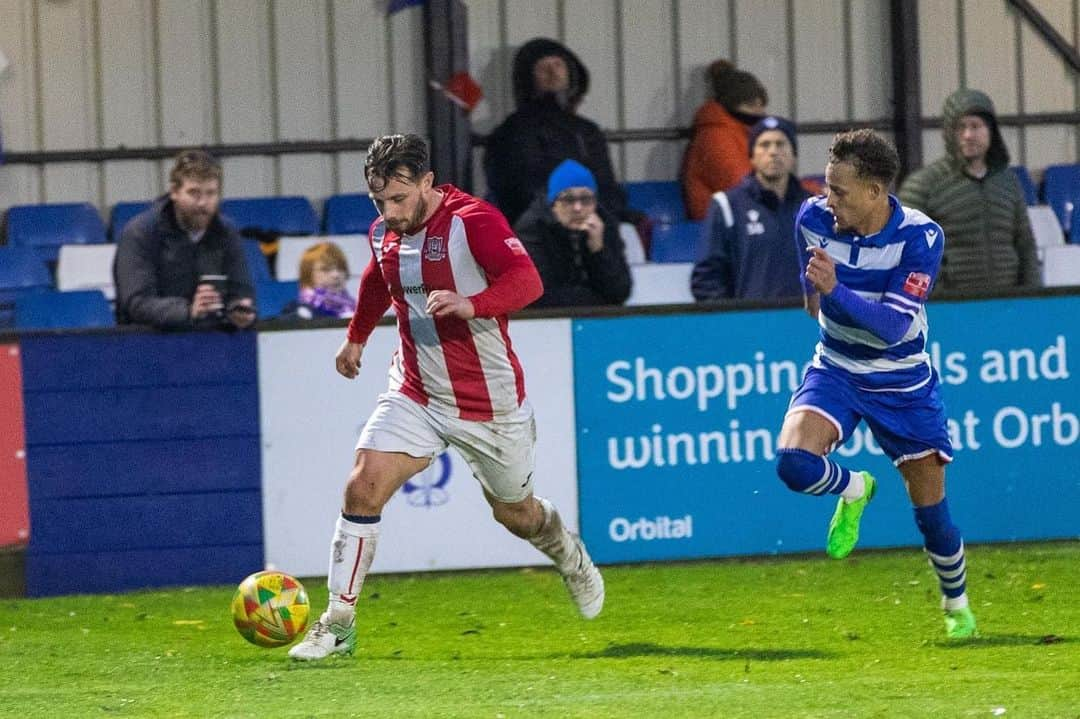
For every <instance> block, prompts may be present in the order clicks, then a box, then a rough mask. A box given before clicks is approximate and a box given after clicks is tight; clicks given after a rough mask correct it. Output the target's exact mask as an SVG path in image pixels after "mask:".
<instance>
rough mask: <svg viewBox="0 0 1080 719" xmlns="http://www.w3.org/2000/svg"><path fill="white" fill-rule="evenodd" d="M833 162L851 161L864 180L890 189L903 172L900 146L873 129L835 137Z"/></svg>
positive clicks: (858, 174)
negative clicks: (899, 152) (876, 182)
mask: <svg viewBox="0 0 1080 719" xmlns="http://www.w3.org/2000/svg"><path fill="white" fill-rule="evenodd" d="M829 162H831V163H837V162H849V163H851V165H852V167H854V168H855V174H856V175H857V176H858V177H859V178H860V179H867V178H871V179H874V180H880V181H881V183H882V184H883V185H885V186H886V187H888V186H889V185H891V184H892V183H893V180H895V179H896V175H897V174H898V173H899V172H900V156H899V155H898V154H897V152H896V147H895V146H894V145H893V144H892V143H891V142H889V141H888V140H886V139H885V138H884V137H882V136H881V135H879V134H877V133H876V132H874V131H873V130H867V129H863V130H848V131H847V132H841V133H839V134H837V135H836V137H834V138H833V142H832V146H831V147H830V148H829Z"/></svg>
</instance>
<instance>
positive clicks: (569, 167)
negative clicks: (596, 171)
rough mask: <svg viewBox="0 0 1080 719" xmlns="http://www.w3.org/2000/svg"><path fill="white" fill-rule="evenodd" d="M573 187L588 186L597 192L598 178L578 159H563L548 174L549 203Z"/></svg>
mask: <svg viewBox="0 0 1080 719" xmlns="http://www.w3.org/2000/svg"><path fill="white" fill-rule="evenodd" d="M571 187H588V188H589V189H590V190H592V191H593V192H596V178H595V177H593V174H592V173H591V172H589V168H587V167H585V165H582V164H581V163H580V162H578V161H577V160H563V161H562V162H560V163H559V166H558V167H556V168H555V169H554V170H552V172H551V174H550V175H549V176H548V185H547V201H548V204H549V205H550V204H551V203H553V202H555V198H556V197H558V195H559V193H560V192H562V191H563V190H566V189H569V188H571Z"/></svg>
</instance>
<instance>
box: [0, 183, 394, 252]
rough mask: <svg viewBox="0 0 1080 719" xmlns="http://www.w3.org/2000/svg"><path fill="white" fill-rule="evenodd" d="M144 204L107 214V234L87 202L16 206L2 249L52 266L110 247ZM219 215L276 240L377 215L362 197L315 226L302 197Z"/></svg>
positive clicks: (230, 208) (335, 205) (340, 203)
mask: <svg viewBox="0 0 1080 719" xmlns="http://www.w3.org/2000/svg"><path fill="white" fill-rule="evenodd" d="M150 204H151V201H150V200H146V201H143V202H119V203H117V204H116V205H114V206H113V208H112V211H111V212H110V218H109V229H108V232H106V228H105V223H104V222H103V221H102V219H101V216H100V215H99V214H98V211H97V210H96V209H95V208H94V206H93V205H91V204H90V203H88V202H74V203H59V204H44V205H16V206H14V207H11V208H9V209H8V211H7V215H6V218H5V238H6V244H7V245H9V246H12V247H33V248H35V249H36V251H37V252H38V254H39V255H40V256H41V257H42V259H44V260H46V261H49V262H55V261H56V259H57V254H58V252H59V248H60V247H61V246H62V245H72V244H101V243H104V242H107V241H111V242H116V241H118V240H119V239H120V233H121V231H122V230H123V229H124V226H125V225H126V224H127V223H128V222H130V221H131V219H132V218H133V217H135V216H136V215H137V214H139V213H140V212H142V211H143V210H145V209H146V208H148V207H149V206H150ZM221 213H222V214H223V215H225V217H227V218H228V219H229V220H231V221H232V223H233V224H234V225H236V227H238V228H239V229H241V230H247V229H251V230H257V231H260V232H268V233H273V234H277V235H314V234H316V233H318V232H320V231H322V232H325V233H327V234H332V235H345V234H357V233H366V232H367V231H368V227H370V225H371V222H372V221H373V220H374V219H375V217H376V215H377V212H376V210H375V205H374V204H373V203H372V202H371V200H370V199H369V198H368V197H367V196H366V195H361V194H345V195H334V196H333V197H330V198H328V199H327V200H326V203H325V205H324V209H323V217H322V219H321V220H320V218H319V216H318V214H317V213H316V212H315V208H314V207H313V206H312V204H311V201H310V200H308V199H307V198H306V197H301V196H287V197H243V198H231V199H227V200H223V201H222V203H221Z"/></svg>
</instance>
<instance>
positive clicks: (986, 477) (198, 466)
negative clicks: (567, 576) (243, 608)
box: [0, 288, 1080, 596]
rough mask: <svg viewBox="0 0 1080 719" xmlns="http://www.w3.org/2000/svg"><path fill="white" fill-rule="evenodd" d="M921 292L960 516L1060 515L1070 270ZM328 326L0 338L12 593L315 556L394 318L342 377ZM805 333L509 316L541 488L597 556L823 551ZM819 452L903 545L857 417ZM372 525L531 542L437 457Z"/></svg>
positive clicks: (876, 529) (89, 588)
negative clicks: (868, 489) (356, 373)
mask: <svg viewBox="0 0 1080 719" xmlns="http://www.w3.org/2000/svg"><path fill="white" fill-rule="evenodd" d="M928 311H929V314H930V326H931V336H930V338H929V340H930V344H929V348H930V352H931V356H932V357H933V359H934V361H935V363H936V364H937V366H938V367H939V369H940V373H941V378H942V386H943V393H944V397H945V400H946V404H947V409H948V412H949V417H950V429H951V431H952V436H953V443H954V445H955V448H956V450H955V457H956V461H955V462H954V463H953V465H952V466H951V467H950V469H949V493H950V496H951V497H952V498H953V501H952V506H953V511H954V514H955V515H956V517H957V521H958V523H959V524H960V526H961V527H962V528H963V530H964V533H965V537H966V538H967V539H968V540H969V541H972V542H975V541H1009V540H1031V539H1048V538H1060V537H1076V536H1077V524H1076V521H1075V518H1076V516H1077V513H1078V510H1080V481H1078V480H1077V477H1080V471H1078V470H1080V451H1078V450H1080V386H1078V384H1077V383H1078V379H1077V372H1078V371H1080V370H1078V365H1077V362H1078V359H1077V352H1078V351H1080V350H1078V349H1077V348H1078V343H1080V329H1078V327H1077V323H1076V322H1075V319H1074V318H1075V317H1076V316H1077V315H1078V314H1080V288H1072V289H1071V290H1070V289H1065V290H1056V291H1052V292H1051V291H1044V292H1039V293H1026V294H1025V293H1015V294H1013V295H1009V296H1004V297H1003V296H997V297H984V296H967V297H955V296H954V297H947V298H935V300H934V302H932V303H931V304H930V306H929V308H928ZM343 330H344V324H343V323H342V322H338V321H329V322H322V323H304V324H293V325H287V324H284V323H274V322H265V323H260V325H259V327H258V331H257V332H239V333H235V334H223V333H190V334H161V333H155V332H149V331H138V330H132V329H123V328H121V329H117V330H95V331H85V332H41V333H24V334H21V335H5V336H3V337H0V344H4V345H5V347H7V348H8V349H9V350H16V355H17V357H18V360H19V363H18V367H17V369H18V370H19V371H14V369H15V365H14V364H12V368H11V369H12V371H10V372H5V373H3V374H2V375H0V377H2V378H3V381H4V382H5V385H6V389H7V390H8V392H7V394H8V395H11V394H12V392H11V391H10V390H11V389H12V385H14V384H17V383H18V382H19V378H20V375H21V383H22V386H21V388H19V389H18V391H16V392H15V393H14V394H15V395H16V396H17V397H19V396H21V400H22V405H23V410H22V427H23V430H24V433H25V445H24V446H25V452H24V454H23V455H22V456H21V457H19V456H18V453H19V451H20V448H19V447H17V446H14V445H13V447H14V452H15V453H16V456H17V459H18V460H19V461H24V462H25V472H26V480H27V481H26V486H27V488H28V490H29V491H28V494H29V519H30V521H29V525H30V537H29V545H28V548H27V553H26V574H27V581H26V588H27V592H28V593H29V594H31V595H35V596H40V595H45V594H66V593H76V592H108V591H119V590H125V589H132V588H136V587H153V586H166V585H175V584H206V583H232V582H234V581H238V580H239V579H240V578H242V577H244V576H246V575H247V574H249V573H250V572H251V571H252V570H253V569H257V568H260V567H262V566H263V565H265V564H271V565H275V566H277V567H279V568H281V569H283V570H285V571H289V572H292V573H294V574H297V575H299V576H316V575H323V574H325V571H326V561H327V557H326V551H327V547H326V542H327V539H328V537H329V534H330V530H331V527H332V523H333V517H334V516H335V514H336V512H337V511H338V509H339V503H340V497H341V491H342V486H343V483H344V480H345V477H346V476H347V474H348V471H349V468H350V466H351V463H352V449H351V448H352V446H353V444H354V443H355V440H356V436H357V433H358V432H359V429H360V427H361V425H362V424H363V421H364V419H365V418H366V416H367V414H368V413H369V412H370V409H371V407H372V406H373V405H374V402H375V399H376V397H377V396H378V394H379V393H380V392H382V391H383V390H384V389H385V387H386V367H387V365H388V363H389V361H390V357H391V354H392V351H393V348H394V346H395V345H396V332H395V329H394V328H393V326H392V325H389V324H384V325H383V326H380V327H379V328H377V329H376V331H375V333H374V334H373V336H372V338H371V340H370V342H369V343H368V346H367V348H366V350H365V354H364V366H363V368H362V370H361V375H360V377H359V378H358V379H357V380H355V381H353V382H349V381H346V380H344V379H342V378H340V377H338V376H337V375H336V374H335V373H334V371H333V366H332V357H333V354H334V352H335V351H336V349H337V347H338V345H339V344H340V342H341V339H342V336H343ZM816 331H817V330H816V327H815V324H814V323H813V321H811V320H810V319H809V318H808V317H806V315H805V313H803V312H802V311H801V309H799V308H797V307H794V306H786V307H782V308H775V307H772V308H766V307H764V306H762V305H760V304H747V303H730V304H728V303H724V304H716V305H708V306H706V305H685V306H666V307H644V308H633V309H632V310H630V309H625V308H619V309H595V310H584V311H578V312H576V313H575V314H574V316H573V317H567V316H566V315H565V314H564V313H558V312H552V311H530V312H524V313H521V314H520V315H519V316H518V317H516V318H515V320H514V321H513V322H512V324H511V333H512V336H513V339H514V343H515V348H516V350H517V352H518V354H519V356H520V358H521V360H522V363H523V365H524V367H525V369H526V376H527V392H528V395H529V397H530V398H531V401H532V403H533V405H534V407H535V409H536V416H537V423H538V445H537V470H536V475H535V482H536V487H537V491H538V493H542V494H544V495H546V496H549V497H551V498H552V499H554V500H555V501H556V502H557V503H558V504H559V505H560V507H561V508H562V510H563V513H564V516H565V517H566V518H567V521H568V524H570V525H571V526H573V527H578V528H580V530H581V531H582V533H583V534H584V536H585V538H586V540H587V542H588V543H589V546H590V550H591V551H592V553H593V554H594V556H595V557H596V558H597V559H598V560H599V561H601V562H624V561H646V560H657V559H685V558H697V557H711V556H727V555H753V554H769V553H777V552H788V551H815V550H818V549H820V545H821V541H822V533H823V529H822V528H823V527H824V524H825V522H826V521H827V519H828V515H829V512H830V506H829V503H828V502H825V501H819V502H813V501H810V500H807V499H806V498H805V497H799V496H795V495H793V494H792V493H790V492H789V490H787V489H786V488H785V487H784V486H783V485H782V484H781V483H780V482H779V480H777V479H776V477H775V472H774V471H773V460H774V458H775V452H776V433H777V431H778V429H779V427H780V423H781V418H782V416H783V413H784V410H785V408H786V405H787V401H788V396H789V394H790V390H791V388H792V386H793V385H794V383H796V382H797V380H798V377H799V375H800V374H801V372H802V369H803V367H804V365H805V363H806V362H807V360H808V359H809V357H810V353H811V350H812V347H813V344H814V342H815V341H816V340H815V337H816ZM13 356H14V355H13ZM17 414H18V412H17V411H16V412H14V413H13V412H12V411H7V414H6V417H7V419H6V420H5V422H6V424H5V426H8V425H11V426H12V427H15V426H16V425H17V424H18V422H16V421H14V420H17V419H18V417H15V416H14V415H17ZM15 444H16V445H18V444H19V442H18V441H17V439H16V441H15ZM839 454H840V456H841V458H842V461H844V462H845V463H847V464H849V465H850V466H852V467H855V468H859V469H868V470H870V471H873V472H875V473H877V474H878V476H879V477H880V478H882V480H883V481H882V484H881V494H880V495H879V497H878V499H877V500H876V501H875V505H874V507H875V508H874V510H873V512H874V517H873V518H871V520H870V521H868V522H867V523H866V526H865V528H864V534H863V539H862V542H861V544H862V546H867V547H883V546H897V545H912V546H914V545H917V544H918V543H919V537H917V536H916V534H915V529H914V527H913V525H912V523H911V522H910V508H909V507H908V504H907V500H906V497H905V495H904V492H903V489H902V487H901V484H900V481H899V479H898V478H897V477H896V474H895V472H894V471H893V470H892V468H891V467H889V463H888V461H887V460H886V459H885V458H884V457H883V456H882V455H881V452H880V449H879V448H878V447H877V446H876V444H875V443H874V441H873V438H872V437H870V436H869V435H868V434H867V433H866V432H865V431H862V430H860V431H859V432H857V433H856V435H855V436H854V437H853V438H852V439H851V440H850V441H849V442H848V443H847V444H846V445H845V446H844V447H842V448H840V449H839ZM12 477H15V479H14V480H13V479H12ZM4 481H5V483H7V484H10V485H11V486H15V485H16V484H18V482H19V479H18V473H17V472H14V473H9V472H5V474H4ZM10 496H14V497H16V498H17V497H18V494H17V493H15V494H12V495H10ZM6 509H9V510H10V512H8V513H7V514H6V515H5V516H8V515H10V516H12V517H14V518H15V519H14V520H13V522H11V524H12V531H14V532H18V531H19V527H18V526H15V525H19V526H21V527H22V529H23V530H25V513H23V514H22V515H20V513H19V511H18V508H17V507H11V506H9V507H6ZM575 510H579V511H575ZM20 516H21V517H22V519H21V520H20ZM384 536H385V537H386V542H385V543H383V544H382V548H381V550H380V552H379V556H378V558H377V559H376V565H375V568H376V569H377V570H378V571H383V572H393V571H414V570H427V569H458V568H471V567H490V566H524V565H530V564H544V563H546V562H545V560H544V559H543V558H542V557H541V556H540V555H539V554H538V553H536V552H535V550H533V549H532V548H531V547H530V546H529V545H528V544H527V543H524V542H518V541H515V540H513V538H512V537H510V536H509V535H507V534H506V533H505V530H503V529H502V528H501V527H500V526H499V525H497V524H496V523H495V522H494V521H493V520H492V519H491V517H490V512H489V510H488V509H487V507H486V504H485V503H484V502H483V499H482V497H481V496H480V492H479V488H478V487H477V484H476V482H475V481H474V480H473V478H472V476H471V472H470V471H469V470H468V468H467V467H466V466H465V465H464V464H463V463H462V462H461V461H460V460H459V458H457V456H456V455H454V454H453V453H450V454H448V455H445V456H441V457H439V458H437V459H436V461H435V462H434V463H433V464H432V466H431V467H430V468H429V469H428V470H427V471H426V472H424V473H422V474H421V475H420V476H418V477H416V478H414V480H412V481H411V482H410V483H409V484H407V485H406V486H405V487H404V489H403V491H402V492H400V493H399V494H398V495H397V496H396V497H395V498H394V500H393V501H392V502H391V503H390V505H388V506H387V508H386V512H385V514H384Z"/></svg>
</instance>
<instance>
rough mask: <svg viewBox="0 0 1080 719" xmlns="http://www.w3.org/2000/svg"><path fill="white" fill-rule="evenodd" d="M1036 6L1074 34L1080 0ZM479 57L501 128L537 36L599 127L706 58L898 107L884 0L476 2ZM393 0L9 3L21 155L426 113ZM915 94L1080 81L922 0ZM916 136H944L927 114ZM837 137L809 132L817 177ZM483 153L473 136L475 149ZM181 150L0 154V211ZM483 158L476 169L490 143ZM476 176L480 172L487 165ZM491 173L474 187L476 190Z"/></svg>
mask: <svg viewBox="0 0 1080 719" xmlns="http://www.w3.org/2000/svg"><path fill="white" fill-rule="evenodd" d="M1035 5H1036V7H1037V8H1038V9H1039V10H1040V11H1041V12H1043V13H1044V14H1045V15H1046V16H1047V18H1048V19H1049V20H1050V21H1051V22H1052V23H1053V24H1054V26H1055V27H1056V28H1057V29H1058V31H1059V32H1060V33H1061V34H1062V35H1063V36H1064V37H1065V38H1066V39H1067V40H1069V41H1071V42H1072V43H1073V44H1074V45H1076V44H1077V42H1078V34H1080V33H1078V29H1077V27H1076V26H1075V25H1076V18H1077V17H1078V16H1080V0H1037V1H1036V2H1035ZM466 6H467V8H468V12H469V44H470V63H471V71H472V74H473V76H474V77H476V78H477V80H478V81H479V82H480V84H481V85H482V86H483V88H484V91H485V94H486V96H487V99H486V100H485V101H484V102H483V103H481V105H480V106H479V107H478V108H477V109H476V111H475V112H474V115H473V120H474V124H475V129H476V131H477V132H480V133H485V132H487V131H489V130H491V129H492V128H493V127H494V126H495V125H496V124H497V123H498V122H499V121H501V120H502V118H503V117H505V116H506V114H508V113H509V112H510V111H511V109H512V99H511V91H510V81H509V73H510V63H511V61H512V58H513V54H514V52H515V51H516V50H517V48H518V47H520V46H521V44H522V43H524V42H525V41H527V40H528V39H530V38H532V37H535V36H537V35H546V36H550V37H554V38H557V39H560V40H562V41H564V42H565V43H567V44H568V45H569V46H570V47H571V48H572V49H573V50H575V51H576V52H577V53H578V54H579V55H580V56H581V57H582V59H583V61H584V62H585V63H586V64H587V65H588V66H589V69H590V72H591V74H592V89H591V91H590V93H589V95H588V97H587V98H586V100H585V102H584V104H583V106H582V113H583V114H585V115H586V116H588V117H590V118H592V119H594V120H596V121H597V122H598V123H599V124H600V125H601V126H602V127H604V128H607V129H616V130H617V129H642V128H666V127H685V126H687V125H689V123H690V122H691V119H692V117H693V113H694V110H695V109H696V108H697V106H698V105H699V104H700V102H701V100H702V99H703V97H704V94H705V89H704V74H703V73H704V68H705V66H706V65H707V64H708V63H709V62H710V61H712V60H714V59H716V58H718V57H728V58H730V59H733V60H735V61H736V62H737V63H738V64H739V66H741V67H743V68H745V69H748V70H750V71H751V72H754V73H755V74H756V75H757V76H758V77H759V78H760V79H761V80H762V82H763V83H764V84H765V86H766V87H767V88H768V90H769V93H770V95H771V98H772V102H771V109H772V110H773V111H775V112H779V113H786V114H788V115H790V116H792V117H793V118H794V119H795V120H797V121H803V122H807V121H846V122H850V123H851V124H853V125H856V124H858V123H859V122H861V121H867V120H874V119H880V118H888V117H889V113H890V107H891V87H890V68H889V45H888V36H889V23H888V21H889V18H888V2H887V1H886V0H787V1H786V2H779V1H773V2H763V1H761V0H535V1H533V0H466ZM384 8H385V2H384V1H383V0H156V2H149V1H148V0H63V1H59V0H0V50H3V52H4V53H5V54H6V55H7V56H8V58H9V59H10V60H11V67H10V68H9V69H8V70H7V72H6V73H4V74H3V75H0V128H2V132H3V139H4V147H5V149H6V150H7V151H8V152H32V151H39V150H80V149H99V148H115V147H118V146H120V145H125V146H129V147H133V146H138V147H145V146H150V147H154V146H174V145H182V144H187V143H218V142H226V143H244V142H273V141H287V140H331V139H348V138H355V139H362V138H367V137H373V136H376V135H378V134H381V133H383V132H387V131H390V130H393V131H402V132H420V133H423V132H425V129H426V119H425V117H426V115H425V107H424V105H425V102H424V97H425V87H424V77H423V73H424V60H423V42H422V39H423V37H422V36H423V28H422V17H423V15H422V10H421V9H420V8H415V7H414V8H410V9H408V10H405V11H402V12H399V13H396V14H394V15H392V16H390V17H387V16H386V15H385V11H384ZM919 17H920V22H919V29H920V47H921V68H920V69H921V77H922V84H923V112H924V114H925V115H926V116H928V117H932V116H937V115H938V114H939V113H940V110H941V105H942V102H943V101H944V99H945V97H946V96H947V95H948V94H949V93H950V92H951V91H952V90H954V89H956V88H957V87H958V86H960V85H962V84H967V85H969V86H973V87H980V88H981V89H984V90H986V91H987V92H988V93H990V95H991V97H993V98H994V100H995V101H996V102H997V104H998V108H999V111H1000V112H1002V113H1017V112H1021V111H1023V112H1027V113H1036V112H1053V111H1075V110H1078V109H1080V97H1078V95H1080V90H1078V87H1080V82H1078V81H1077V78H1076V76H1075V75H1074V74H1072V72H1071V70H1069V69H1068V68H1067V67H1066V66H1065V65H1064V63H1063V62H1062V61H1061V60H1060V59H1058V58H1057V57H1056V56H1055V55H1053V53H1052V52H1051V51H1050V50H1049V49H1048V48H1047V47H1046V46H1045V44H1044V43H1043V41H1042V40H1041V38H1039V37H1038V36H1037V35H1036V34H1035V33H1034V32H1033V31H1032V30H1031V29H1030V28H1029V27H1027V25H1026V24H1025V23H1023V22H1021V20H1020V19H1019V18H1018V17H1017V16H1015V14H1013V13H1012V11H1010V10H1009V8H1008V6H1007V3H1005V2H1004V0H994V1H991V0H920V2H919ZM924 135H925V148H924V154H925V155H926V156H927V157H928V158H932V157H933V156H935V155H936V154H937V153H939V152H940V149H941V140H940V132H939V131H937V130H930V131H927V132H926V133H925V134H924ZM829 139H830V137H829V136H828V135H817V136H811V135H807V136H803V137H802V138H800V142H801V154H800V160H801V162H802V167H801V168H800V171H801V172H803V173H804V174H816V173H818V172H820V167H821V164H822V162H823V159H824V152H825V149H826V148H827V146H828V142H829ZM1007 139H1008V140H1009V142H1010V145H1011V146H1010V149H1011V150H1012V153H1013V155H1014V158H1015V160H1016V161H1017V162H1022V163H1025V164H1027V165H1028V166H1029V167H1030V168H1031V169H1032V170H1033V171H1034V172H1035V174H1036V175H1038V171H1039V170H1040V169H1041V168H1042V167H1043V166H1045V165H1046V164H1050V163H1055V162H1075V161H1077V159H1078V149H1077V148H1078V146H1080V133H1078V132H1077V129H1076V128H1075V127H1072V126H1048V127H1030V128H1027V129H1025V130H1023V131H1012V132H1010V133H1008V134H1007ZM683 145H684V143H683V142H682V141H662V142H633V143H625V144H624V143H614V144H613V145H612V156H613V158H614V161H615V164H616V171H617V173H618V174H619V176H620V177H621V178H623V179H627V180H640V179H666V178H674V177H675V176H676V175H677V172H678V167H679V160H680V158H681V155H682V150H683ZM477 155H478V156H479V153H477ZM361 162H362V156H361V155H360V154H359V153H340V154H310V155H307V154H305V155H287V156H281V157H279V158H276V159H275V158H272V157H265V156H251V157H242V158H234V159H229V160H228V161H227V162H226V171H227V176H226V193H227V194H229V195H233V196H243V195H256V194H266V193H271V194H273V193H300V194H305V195H308V196H309V197H311V198H312V199H314V200H316V201H318V200H320V199H321V198H322V197H325V196H326V195H328V194H332V193H334V192H345V191H356V190H358V189H362V188H361V184H362V178H361V172H360V164H361ZM167 166H168V162H149V161H123V162H119V161H114V162H108V163H100V164H98V163H84V162H68V163H58V164H54V165H50V166H48V167H47V168H44V169H42V168H40V167H38V166H28V165H8V166H0V209H2V208H4V207H7V206H10V205H12V204H17V203H23V202H45V201H49V202H53V201H63V200H90V201H91V202H94V203H96V204H98V205H99V206H100V207H102V208H103V209H107V207H108V206H109V205H111V204H112V203H114V202H116V201H118V200H130V199H144V198H147V197H150V196H153V195H155V194H157V193H158V192H159V191H160V190H161V187H162V181H163V176H164V172H165V170H166V169H167ZM476 167H477V168H478V167H479V157H477V163H476ZM477 178H478V179H479V178H480V173H479V172H478V173H477ZM482 189H483V186H482V182H481V183H480V186H479V187H477V190H479V191H482Z"/></svg>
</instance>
